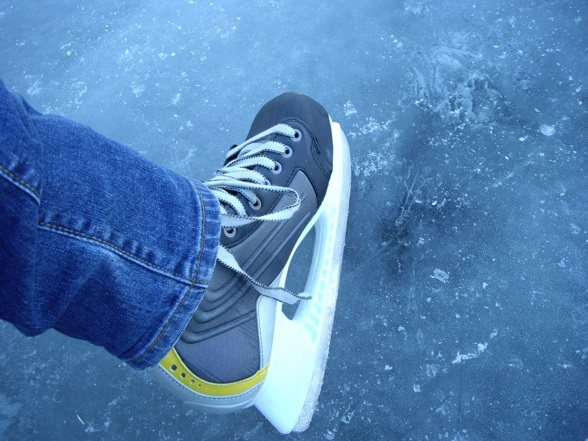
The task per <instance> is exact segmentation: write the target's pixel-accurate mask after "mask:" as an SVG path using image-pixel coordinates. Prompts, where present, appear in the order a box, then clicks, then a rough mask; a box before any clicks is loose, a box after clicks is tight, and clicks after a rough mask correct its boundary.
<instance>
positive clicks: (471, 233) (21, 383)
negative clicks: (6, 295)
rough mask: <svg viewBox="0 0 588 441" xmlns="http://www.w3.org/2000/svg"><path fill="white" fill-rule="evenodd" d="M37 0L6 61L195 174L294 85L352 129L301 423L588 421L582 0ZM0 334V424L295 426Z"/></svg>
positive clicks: (1, 39) (586, 71)
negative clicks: (334, 255)
mask: <svg viewBox="0 0 588 441" xmlns="http://www.w3.org/2000/svg"><path fill="white" fill-rule="evenodd" d="M38 3H39V2H27V1H17V0H0V60H1V61H0V77H1V78H2V79H3V80H4V81H5V82H6V83H7V84H8V85H9V87H11V88H13V89H15V90H17V91H18V92H19V93H21V94H23V95H24V96H25V97H26V98H27V99H28V100H29V101H30V102H31V104H33V105H34V106H35V107H36V108H37V109H39V110H41V111H50V112H54V113H58V114H62V115H66V116H68V117H70V118H74V119H76V120H78V121H80V122H83V123H86V124H89V125H91V126H92V127H93V128H94V129H96V130H98V131H100V132H103V133H105V134H106V135H108V136H111V137H113V138H115V139H117V140H118V141H121V142H124V143H126V144H129V145H131V146H132V147H134V148H136V149H137V150H139V151H141V152H142V153H143V154H144V155H146V156H147V157H149V158H151V159H153V160H155V161H157V162H158V163H160V164H162V165H164V166H167V167H170V168H173V169H175V170H176V171H178V172H180V173H184V174H186V175H189V176H190V177H194V178H200V179H208V178H209V177H210V176H212V173H213V172H214V170H215V169H216V168H218V166H220V164H221V163H222V161H223V159H224V155H225V151H226V149H227V148H228V147H229V146H230V145H232V144H233V143H238V142H240V141H242V139H243V138H244V136H245V135H246V133H247V130H248V128H249V124H250V122H251V120H252V118H253V116H254V113H255V112H256V110H257V109H258V108H259V106H260V105H261V104H263V103H264V102H265V101H267V100H268V99H270V98H271V97H273V96H274V95H276V94H278V93H280V92H283V91H286V90H295V91H299V92H303V93H307V94H309V95H311V96H313V97H315V98H316V99H317V100H318V101H320V102H321V103H323V104H324V105H325V107H326V108H327V109H328V110H329V112H330V113H331V116H332V117H333V120H334V121H338V122H340V123H341V125H342V127H343V129H344V130H345V131H346V133H347V134H348V138H349V141H350V146H351V154H352V161H353V172H354V176H353V177H354V182H353V187H352V199H351V212H350V218H349V228H348V236H347V248H346V251H345V259H344V264H343V271H342V279H341V289H340V294H339V303H338V308H337V314H336V316H335V325H334V329H333V337H332V342H331V349H330V355H329V361H328V363H327V369H326V373H325V379H324V384H323V388H322V393H321V396H320V398H319V404H318V408H317V410H316V412H315V414H314V418H313V421H312V423H311V425H310V428H309V429H308V431H307V432H305V433H304V434H301V435H293V436H292V438H293V439H313V440H314V439H327V440H356V439H370V440H424V439H430V440H432V439H436V440H438V439H448V440H486V439H497V440H514V439H516V440H554V439H562V440H567V439H570V440H572V439H576V440H577V439H585V438H586V437H587V436H588V418H586V415H588V394H587V393H586V390H588V375H587V374H586V372H587V371H588V333H587V332H586V329H587V326H588V291H587V290H588V288H587V287H588V277H587V274H588V257H587V250H588V220H587V216H586V213H587V212H588V192H586V188H587V187H588V173H587V168H588V160H587V155H588V153H587V150H586V139H588V132H587V131H588V126H587V125H586V121H587V120H588V112H587V108H586V106H587V105H588V95H587V92H586V91H587V90H588V89H587V87H588V86H587V84H588V57H587V48H588V28H587V24H588V5H587V4H586V2H585V1H584V0H559V1H547V0H522V1H512V0H509V1H506V0H479V1H476V2H461V1H457V0H447V1H434V0H375V1H370V2H357V1H354V2H352V1H342V0H333V1H330V2H310V1H294V0H285V1H265V0H259V1H255V2H242V1H237V0H228V1H225V2H210V1H206V2H201V1H196V0H187V1H173V2H172V1H157V2H144V1H140V0H104V1H100V2H87V1H71V0H55V1H53V2H51V7H41V6H39V4H38ZM436 270H438V271H437V272H436ZM439 271H441V272H439ZM443 274H446V275H447V277H445V276H444V275H443ZM435 276H437V277H435ZM443 281H444V283H442V282H443ZM0 307H1V306H0ZM0 346H1V347H2V351H0V439H10V440H12V439H19V440H21V439H36V440H52V439H56V440H64V439H68V440H69V439H75V440H90V439H104V440H133V439H141V440H193V439H207V440H223V441H225V440H227V439H228V440H237V439H239V440H256V441H257V440H273V439H281V437H279V435H278V434H277V433H276V432H275V430H274V429H273V428H272V427H271V425H270V424H269V423H267V422H266V421H265V420H264V418H263V417H262V416H261V415H260V414H259V413H258V412H257V411H255V410H254V409H250V410H246V411H244V412H240V413H238V414H235V415H229V416H210V415H203V414H199V413H198V412H195V411H192V410H190V409H187V408H186V407H185V406H183V405H182V404H181V403H179V402H177V401H175V400H174V399H173V398H172V397H170V396H168V395H167V394H166V393H165V392H164V391H163V390H162V389H161V388H159V387H158V386H157V385H156V384H155V383H153V382H152V381H151V380H150V377H149V376H148V375H146V374H143V373H139V372H135V371H133V370H131V369H129V368H128V367H126V366H124V365H123V364H122V363H120V362H118V361H117V360H116V359H114V358H113V357H112V356H110V355H108V354H106V353H105V352H104V351H102V350H101V349H99V348H94V347H91V346H89V345H87V344H85V343H83V342H79V341H72V340H70V339H67V338H66V337H63V336H61V335H59V334H57V333H55V332H48V333H46V334H44V335H42V336H39V337H36V338H25V337H23V336H21V335H19V334H18V333H17V332H16V331H15V330H14V329H13V328H12V327H11V326H10V325H7V324H0ZM454 361H455V363H454ZM415 388H418V390H419V392H416V391H415Z"/></svg>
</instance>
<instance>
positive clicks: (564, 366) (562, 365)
mask: <svg viewBox="0 0 588 441" xmlns="http://www.w3.org/2000/svg"><path fill="white" fill-rule="evenodd" d="M558 366H559V367H561V368H564V369H569V368H572V367H574V365H572V364H567V363H564V364H558Z"/></svg>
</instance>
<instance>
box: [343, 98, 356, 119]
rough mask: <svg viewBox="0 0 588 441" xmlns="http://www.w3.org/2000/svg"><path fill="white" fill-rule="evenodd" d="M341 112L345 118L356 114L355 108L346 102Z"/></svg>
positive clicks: (349, 102)
mask: <svg viewBox="0 0 588 441" xmlns="http://www.w3.org/2000/svg"><path fill="white" fill-rule="evenodd" d="M343 110H344V111H345V116H351V115H355V114H356V113H357V110H355V107H354V106H353V104H351V101H347V102H346V103H345V104H344V105H343Z"/></svg>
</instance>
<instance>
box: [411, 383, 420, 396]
mask: <svg viewBox="0 0 588 441" xmlns="http://www.w3.org/2000/svg"><path fill="white" fill-rule="evenodd" d="M412 390H413V391H415V392H416V393H417V394H418V393H419V392H421V385H420V384H413V385H412Z"/></svg>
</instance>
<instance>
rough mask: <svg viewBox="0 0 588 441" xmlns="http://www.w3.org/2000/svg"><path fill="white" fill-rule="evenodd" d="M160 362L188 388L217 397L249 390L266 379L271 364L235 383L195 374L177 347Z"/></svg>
mask: <svg viewBox="0 0 588 441" xmlns="http://www.w3.org/2000/svg"><path fill="white" fill-rule="evenodd" d="M159 364H160V365H161V366H163V367H164V368H165V370H166V371H167V372H168V373H169V374H171V375H172V376H173V377H174V378H175V379H176V380H177V381H179V382H180V383H182V384H183V385H184V386H186V387H187V388H189V389H192V390H193V391H194V392H198V393H199V394H203V395H210V396H215V397H226V396H229V395H238V394H240V393H243V392H247V391H248V390H249V389H251V388H252V387H254V386H256V385H258V384H259V383H261V382H262V381H263V380H264V379H265V376H266V374H267V369H268V366H269V365H266V366H265V367H264V368H263V369H261V370H259V371H257V373H256V374H255V375H253V376H251V377H249V378H245V379H244V380H241V381H235V382H234V383H222V384H219V383H211V382H209V381H206V380H203V379H202V378H199V377H197V376H196V375H194V374H193V373H192V372H191V371H190V369H188V368H187V367H186V365H185V364H184V362H183V361H182V359H181V358H180V356H179V355H178V353H177V352H176V349H175V348H174V349H172V350H171V351H170V352H169V354H167V355H166V356H165V358H164V359H163V360H161V362H160V363H159Z"/></svg>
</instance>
